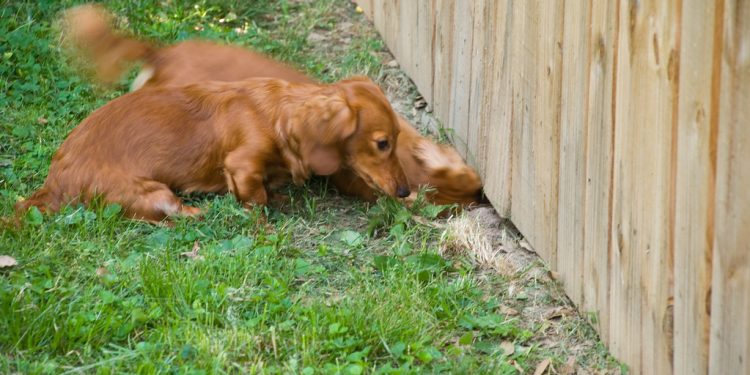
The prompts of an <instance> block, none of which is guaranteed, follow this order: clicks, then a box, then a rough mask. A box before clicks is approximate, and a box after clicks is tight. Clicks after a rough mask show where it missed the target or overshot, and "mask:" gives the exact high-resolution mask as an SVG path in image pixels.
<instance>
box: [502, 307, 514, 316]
mask: <svg viewBox="0 0 750 375" xmlns="http://www.w3.org/2000/svg"><path fill="white" fill-rule="evenodd" d="M500 312H501V313H503V314H504V315H508V316H516V315H518V310H516V309H514V308H512V307H509V306H505V305H501V306H500Z"/></svg>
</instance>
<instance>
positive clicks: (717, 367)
mask: <svg viewBox="0 0 750 375" xmlns="http://www.w3.org/2000/svg"><path fill="white" fill-rule="evenodd" d="M720 4H721V2H720ZM722 13H723V17H722V18H721V19H722V21H721V22H723V27H722V31H723V33H722V35H723V47H722V48H723V51H722V52H721V54H720V58H721V60H720V61H721V66H720V69H721V85H720V87H717V88H716V91H717V92H719V93H720V95H721V96H720V100H719V101H718V103H717V105H718V108H719V119H718V122H719V129H718V131H719V133H718V144H717V165H716V167H717V172H716V174H717V180H716V211H715V212H716V214H715V215H716V216H715V217H716V227H715V230H716V236H715V239H714V255H713V279H712V280H713V281H712V299H711V336H710V345H711V348H710V354H709V373H710V374H717V375H718V374H743V373H747V372H748V368H750V329H748V322H750V291H748V289H749V286H750V191H749V190H748V187H750V167H748V161H749V160H750V2H748V1H746V0H745V1H742V0H727V1H726V3H725V4H723V12H722Z"/></svg>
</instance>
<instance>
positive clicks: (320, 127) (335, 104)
mask: <svg viewBox="0 0 750 375" xmlns="http://www.w3.org/2000/svg"><path fill="white" fill-rule="evenodd" d="M290 127H291V129H289V130H290V133H291V134H292V138H294V141H295V142H294V143H295V146H296V147H297V150H296V151H297V154H298V155H299V156H300V158H301V159H302V162H303V164H305V165H307V166H308V167H309V168H310V169H311V170H312V171H313V172H314V173H315V174H318V175H330V174H332V173H334V172H336V171H337V170H339V168H341V164H342V163H343V161H344V145H343V142H344V140H346V139H347V138H349V137H351V136H352V134H354V132H355V131H356V130H357V116H356V114H355V112H354V111H353V110H352V109H351V108H350V107H349V105H348V104H347V102H346V100H344V99H343V98H342V97H340V96H337V95H333V96H322V95H321V96H315V97H312V98H310V99H309V100H308V101H307V102H306V103H305V105H304V106H303V108H302V110H300V111H298V112H297V113H295V114H294V116H293V119H292V121H291V124H290Z"/></svg>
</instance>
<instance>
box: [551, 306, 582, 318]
mask: <svg viewBox="0 0 750 375" xmlns="http://www.w3.org/2000/svg"><path fill="white" fill-rule="evenodd" d="M574 314H575V310H573V309H572V308H570V307H568V306H557V307H554V308H552V309H549V310H547V311H546V312H545V313H544V319H547V320H552V319H556V318H561V317H563V316H570V315H574Z"/></svg>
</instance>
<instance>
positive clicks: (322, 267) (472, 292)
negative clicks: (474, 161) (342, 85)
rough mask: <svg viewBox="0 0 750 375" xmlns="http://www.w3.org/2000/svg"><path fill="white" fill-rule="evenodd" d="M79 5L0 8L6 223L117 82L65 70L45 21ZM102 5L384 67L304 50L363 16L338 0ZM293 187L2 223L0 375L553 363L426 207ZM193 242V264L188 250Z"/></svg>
mask: <svg viewBox="0 0 750 375" xmlns="http://www.w3.org/2000/svg"><path fill="white" fill-rule="evenodd" d="M72 5H74V2H70V1H48V0H40V1H16V2H12V1H11V2H4V3H3V4H2V5H1V7H0V59H2V63H0V129H2V131H1V132H0V215H2V216H8V215H11V214H12V207H13V204H14V203H15V202H16V201H17V200H18V199H20V198H21V197H24V196H28V195H29V194H30V193H31V192H32V191H33V190H34V189H35V188H38V187H39V186H40V185H41V184H42V182H43V179H44V177H45V176H46V173H47V169H48V167H49V161H50V158H51V156H52V154H53V153H54V151H55V150H56V148H57V147H58V146H59V145H60V143H61V142H62V141H63V140H64V138H65V136H66V135H67V133H68V132H69V131H70V130H71V129H72V128H74V127H75V126H76V125H77V124H78V123H79V122H80V121H81V120H82V119H83V118H85V117H86V116H87V115H88V114H89V113H90V112H92V111H93V110H94V109H95V108H97V107H99V106H101V105H102V104H104V103H106V102H107V101H108V100H111V99H112V98H114V97H116V96H118V95H121V94H122V93H123V92H124V90H125V87H126V81H123V84H122V85H120V86H118V87H117V88H114V89H105V88H98V87H95V86H92V85H91V84H89V83H88V82H86V81H85V80H83V79H82V78H81V77H80V75H79V72H77V71H75V70H73V69H72V68H68V65H69V64H70V62H69V61H68V59H67V58H66V57H65V55H64V54H63V53H62V51H61V48H60V43H59V37H58V34H57V31H56V30H55V25H54V22H53V21H54V20H56V19H57V18H58V16H59V12H60V11H61V10H63V9H65V8H68V7H69V6H72ZM106 5H107V6H108V7H109V8H110V9H111V10H112V11H113V12H114V13H115V14H117V15H118V16H119V22H120V23H121V24H122V26H123V27H127V28H128V29H130V30H132V31H134V32H135V33H136V34H139V35H143V36H147V37H149V38H152V39H154V40H158V41H161V42H164V43H171V42H174V41H179V40H182V39H188V38H195V37H201V38H208V39H213V40H218V41H224V42H229V43H235V44H242V45H246V46H248V47H252V48H255V49H258V50H261V51H264V52H266V53H268V54H270V55H272V56H274V57H276V58H278V59H281V60H285V61H287V62H289V63H290V64H292V65H294V66H297V67H298V68H300V69H302V70H305V71H307V72H308V73H309V74H311V75H313V76H315V77H317V78H319V79H321V80H323V81H333V80H337V79H340V78H343V77H345V76H348V75H351V74H369V75H371V76H373V77H375V76H377V75H378V73H379V69H380V64H381V61H379V59H378V58H377V56H378V55H377V53H378V52H380V51H381V50H382V48H383V44H382V42H381V41H380V40H379V39H378V38H377V36H376V35H375V34H374V33H373V32H372V31H371V30H369V29H357V30H356V33H355V36H354V37H353V38H352V39H351V40H350V41H349V43H348V44H347V45H343V46H342V45H336V46H330V48H328V49H321V48H320V47H319V46H318V47H316V46H313V45H311V44H310V43H309V42H308V35H309V33H311V32H316V30H317V31H326V30H333V29H335V28H336V27H337V22H338V21H337V20H338V19H339V18H340V13H341V12H345V13H346V15H347V16H348V17H350V18H357V17H361V15H358V14H356V13H355V12H354V10H353V7H352V6H351V4H349V2H348V1H345V0H319V1H311V2H304V1H303V2H300V1H283V0H257V1H240V0H236V1H219V0H214V1H209V0H205V1H198V2H187V1H177V0H172V1H154V0H140V1H125V0H115V1H110V2H107V3H106ZM358 27H360V26H356V25H355V28H358ZM131 77H132V73H131ZM288 193H289V194H290V197H291V201H290V202H289V203H288V204H285V205H284V206H280V207H266V208H256V209H254V210H251V211H247V210H243V209H241V208H240V207H239V205H238V204H237V203H236V202H235V201H234V200H233V199H232V198H230V197H227V196H193V197H187V198H188V199H190V200H191V201H192V202H191V203H192V204H195V205H198V206H200V207H201V208H203V209H205V210H206V211H207V214H206V216H205V218H204V219H203V220H191V219H181V220H178V221H177V222H176V224H175V226H174V227H173V228H165V227H158V226H152V225H148V224H144V223H139V222H133V221H129V220H125V219H123V218H121V216H120V215H119V211H120V210H119V207H117V206H116V205H113V206H103V205H93V206H92V207H90V208H88V209H87V208H84V207H80V206H75V207H68V208H66V209H64V210H63V211H61V212H60V213H58V214H55V215H51V216H42V215H40V214H38V212H35V211H30V213H29V214H28V215H27V216H26V217H25V218H24V221H25V225H23V226H22V227H20V228H18V229H16V228H3V229H1V231H0V255H11V256H13V257H14V258H16V259H17V260H18V262H19V265H18V266H16V267H13V268H9V269H2V270H0V372H2V373H13V372H20V373H79V372H85V373H94V372H95V373H103V374H107V373H156V372H177V373H226V372H251V373H255V372H263V373H302V374H335V373H340V374H359V373H416V372H451V373H516V372H518V371H519V369H523V370H525V371H530V370H533V368H534V366H535V364H536V363H538V362H539V361H540V360H541V359H542V358H544V357H545V356H546V353H544V352H543V351H540V350H537V349H536V346H535V344H534V343H533V342H532V341H531V338H532V336H534V335H535V334H537V332H536V331H535V330H534V329H533V328H531V329H530V328H529V327H526V326H525V325H523V324H522V322H520V321H519V320H518V318H513V317H510V316H505V315H503V314H502V313H501V312H500V309H499V306H500V304H501V299H502V298H503V293H504V292H503V290H505V288H504V287H503V286H504V285H505V284H504V283H505V280H503V279H502V278H501V277H500V276H497V275H491V276H487V275H483V277H478V276H477V274H476V271H475V270H474V269H473V268H472V266H471V264H470V262H469V261H468V260H467V259H463V258H461V257H460V256H458V255H457V256H455V257H452V258H445V257H443V256H441V255H439V254H438V251H437V249H438V248H439V246H440V241H441V235H442V232H441V230H439V229H438V228H435V227H433V226H430V225H424V224H421V223H423V222H424V221H423V220H418V221H415V219H414V218H415V216H421V217H425V218H427V219H434V217H435V216H436V214H437V213H438V212H439V210H440V209H439V208H436V207H434V206H431V205H426V204H418V205H416V206H415V207H413V208H411V209H407V208H405V207H403V206H402V205H400V204H399V203H397V202H395V201H393V200H389V199H381V200H380V201H379V202H378V203H377V204H375V205H367V204H364V203H361V202H358V201H355V200H350V199H347V198H343V197H339V196H338V195H337V194H336V193H335V192H333V191H331V190H330V189H329V188H328V186H327V184H326V182H325V181H313V182H311V183H310V184H308V185H307V186H306V187H304V188H290V191H289V192H288ZM261 218H267V220H264V219H261ZM195 247H197V248H199V251H198V254H199V255H200V256H199V257H189V256H184V255H183V253H187V252H190V250H191V249H193V248H195ZM540 329H541V328H540ZM508 343H510V344H511V345H512V347H514V350H513V354H508V353H505V352H504V350H503V349H502V348H501V344H505V345H506V347H507V345H508ZM506 350H507V349H506ZM555 361H556V362H554V363H560V362H564V359H555Z"/></svg>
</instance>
